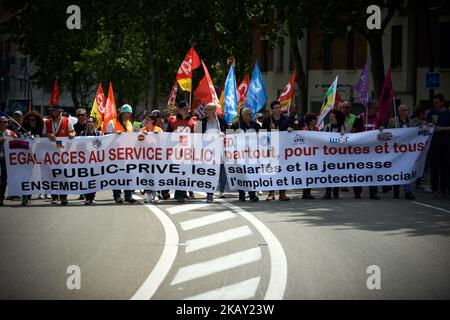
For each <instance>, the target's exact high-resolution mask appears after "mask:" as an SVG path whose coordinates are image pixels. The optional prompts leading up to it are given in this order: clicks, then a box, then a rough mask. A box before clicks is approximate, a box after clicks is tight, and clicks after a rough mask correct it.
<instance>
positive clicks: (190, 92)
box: [189, 78, 192, 112]
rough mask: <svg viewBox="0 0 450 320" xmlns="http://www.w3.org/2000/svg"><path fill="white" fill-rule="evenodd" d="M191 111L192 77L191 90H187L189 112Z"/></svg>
mask: <svg viewBox="0 0 450 320" xmlns="http://www.w3.org/2000/svg"><path fill="white" fill-rule="evenodd" d="M191 111H192V78H191V91H189V112H191Z"/></svg>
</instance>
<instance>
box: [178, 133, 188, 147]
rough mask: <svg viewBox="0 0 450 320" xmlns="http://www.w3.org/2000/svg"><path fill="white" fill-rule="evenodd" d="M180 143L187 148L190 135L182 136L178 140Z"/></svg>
mask: <svg viewBox="0 0 450 320" xmlns="http://www.w3.org/2000/svg"><path fill="white" fill-rule="evenodd" d="M178 143H179V144H180V146H182V147H186V146H187V145H188V135H187V134H180V138H179V140H178Z"/></svg>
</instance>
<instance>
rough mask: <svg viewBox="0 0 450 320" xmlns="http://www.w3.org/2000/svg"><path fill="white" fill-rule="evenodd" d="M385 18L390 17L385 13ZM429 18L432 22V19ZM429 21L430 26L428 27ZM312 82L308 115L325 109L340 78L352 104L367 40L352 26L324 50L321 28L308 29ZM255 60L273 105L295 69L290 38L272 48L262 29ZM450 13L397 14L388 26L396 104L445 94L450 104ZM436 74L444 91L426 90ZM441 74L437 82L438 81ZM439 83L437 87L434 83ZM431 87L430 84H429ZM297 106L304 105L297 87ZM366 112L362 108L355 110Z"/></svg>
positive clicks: (256, 35)
mask: <svg viewBox="0 0 450 320" xmlns="http://www.w3.org/2000/svg"><path fill="white" fill-rule="evenodd" d="M384 14H386V13H384ZM427 19H428V20H427ZM428 22H429V23H428ZM298 45H299V48H300V53H301V55H302V59H303V68H304V70H305V74H306V78H307V88H308V89H307V90H308V111H311V112H317V111H318V110H320V107H321V105H322V101H323V98H324V95H325V92H326V90H327V89H328V87H329V86H330V85H331V83H332V82H333V80H334V79H335V78H336V76H337V75H338V76H339V85H338V91H339V94H340V96H341V98H342V99H345V100H350V101H353V100H354V97H356V95H357V92H356V90H354V89H353V87H352V85H353V84H355V83H356V82H357V81H358V80H359V77H360V75H361V73H362V70H363V68H364V65H365V63H366V61H367V60H370V59H371V57H370V48H369V45H368V43H367V40H366V39H365V37H364V36H363V35H361V34H359V33H358V32H356V31H355V30H352V28H350V27H348V28H347V34H346V36H345V37H344V39H335V40H333V41H332V43H331V44H330V45H329V46H328V47H327V48H323V47H322V38H321V33H320V30H319V28H318V27H312V28H309V29H307V30H304V37H303V38H302V39H301V40H300V41H298ZM252 46H253V50H252V52H253V61H256V60H258V61H259V63H260V64H261V66H262V67H261V70H262V73H263V77H264V81H265V84H266V87H267V91H268V94H269V99H268V100H269V102H270V101H272V100H276V99H277V98H278V97H279V94H280V92H281V91H282V90H283V88H284V86H285V85H286V83H287V82H288V81H289V77H290V75H291V73H292V70H293V69H294V62H293V58H292V54H291V53H290V46H289V39H288V38H285V41H284V42H279V43H277V44H276V45H275V48H273V49H270V48H269V40H268V39H267V38H264V36H262V33H261V32H260V31H258V30H254V31H253V35H252ZM449 48H450V12H449V11H448V10H443V9H435V10H432V9H431V10H429V11H428V17H427V14H425V13H423V12H422V13H421V14H415V13H413V12H396V13H395V15H394V17H393V18H392V19H391V20H390V22H389V24H388V25H387V27H386V29H385V32H384V36H383V56H384V64H385V71H386V70H387V68H388V66H389V65H391V68H392V81H393V86H394V89H395V92H396V104H397V105H398V104H399V103H406V104H408V105H410V106H418V105H424V106H427V105H429V104H430V96H432V95H433V94H436V93H442V94H443V95H444V96H445V98H446V101H447V103H448V101H449V100H450V49H449ZM430 72H434V73H437V76H438V77H439V79H440V81H439V82H440V83H439V87H438V88H435V89H434V90H430V89H428V88H427V74H428V73H430ZM435 77H436V75H434V76H433V77H432V78H434V79H435ZM435 84H436V83H435ZM428 85H430V81H428ZM369 90H370V91H369V92H370V93H369V95H370V97H371V98H374V99H377V98H378V97H376V96H375V94H374V87H373V80H372V77H370V80H369ZM294 101H295V103H296V104H298V103H299V99H298V90H297V89H296V94H295V99H294ZM356 107H357V108H359V109H361V110H362V106H358V105H357V106H356Z"/></svg>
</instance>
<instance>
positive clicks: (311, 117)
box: [302, 113, 319, 200]
mask: <svg viewBox="0 0 450 320" xmlns="http://www.w3.org/2000/svg"><path fill="white" fill-rule="evenodd" d="M303 130H304V131H319V128H318V127H317V114H315V113H308V114H306V116H305V126H304V127H303ZM302 199H304V200H314V199H315V198H314V196H313V195H312V194H311V188H307V189H303V194H302Z"/></svg>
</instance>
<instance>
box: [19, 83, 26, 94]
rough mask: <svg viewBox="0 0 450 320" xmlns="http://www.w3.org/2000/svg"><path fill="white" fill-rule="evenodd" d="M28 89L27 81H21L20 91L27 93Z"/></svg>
mask: <svg viewBox="0 0 450 320" xmlns="http://www.w3.org/2000/svg"><path fill="white" fill-rule="evenodd" d="M25 89H26V81H25V80H19V90H20V92H25Z"/></svg>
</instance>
